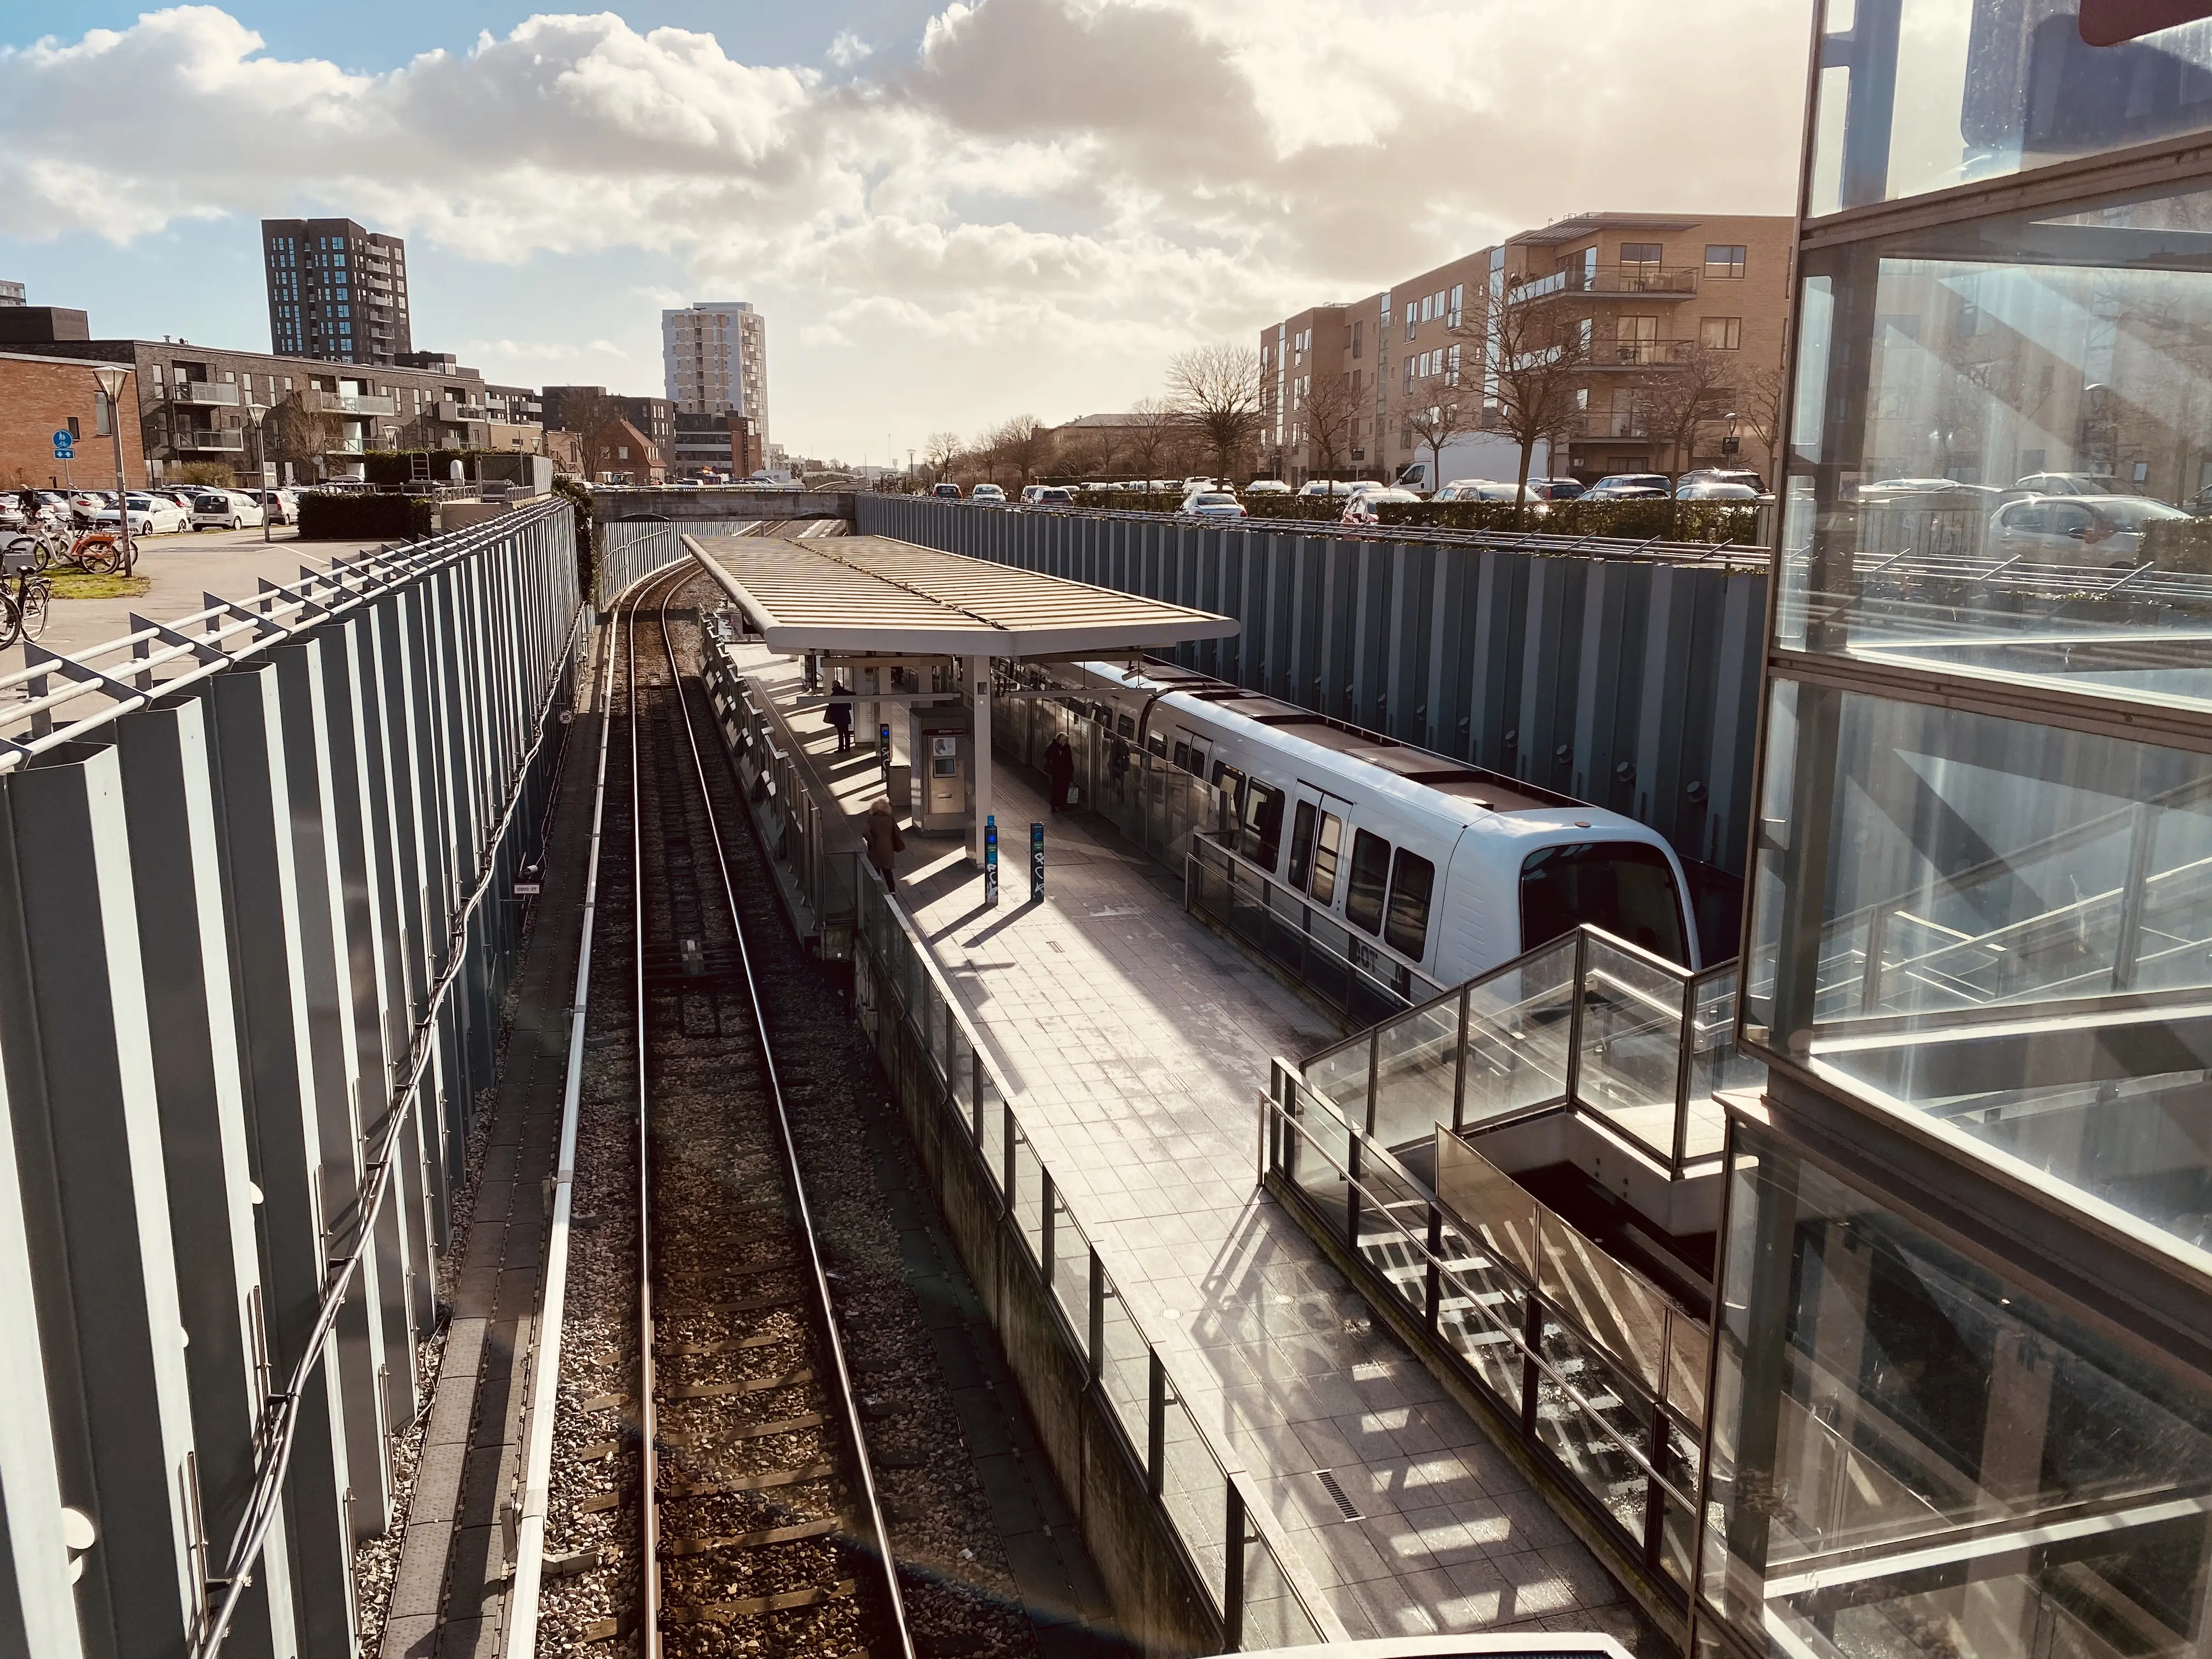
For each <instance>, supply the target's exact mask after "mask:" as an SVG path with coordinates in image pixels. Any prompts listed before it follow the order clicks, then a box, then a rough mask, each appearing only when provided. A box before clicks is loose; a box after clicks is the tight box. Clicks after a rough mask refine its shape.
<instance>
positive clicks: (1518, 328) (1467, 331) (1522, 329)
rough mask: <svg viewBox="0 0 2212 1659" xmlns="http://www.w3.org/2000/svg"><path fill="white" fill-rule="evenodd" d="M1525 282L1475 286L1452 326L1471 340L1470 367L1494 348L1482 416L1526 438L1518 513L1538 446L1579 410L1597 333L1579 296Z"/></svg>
mask: <svg viewBox="0 0 2212 1659" xmlns="http://www.w3.org/2000/svg"><path fill="white" fill-rule="evenodd" d="M1525 286H1527V284H1526V283H1525V281H1524V280H1523V279H1522V278H1519V277H1509V278H1508V279H1507V281H1506V285H1505V289H1504V292H1503V293H1501V294H1498V295H1492V293H1491V292H1490V291H1489V289H1487V287H1483V288H1477V289H1471V290H1470V292H1469V293H1468V303H1467V305H1466V307H1465V309H1464V310H1463V311H1462V313H1461V320H1460V325H1459V326H1458V327H1457V328H1455V329H1454V330H1452V334H1453V337H1455V338H1456V339H1458V340H1459V341H1461V342H1462V343H1463V344H1464V345H1466V346H1467V347H1468V350H1467V351H1466V352H1465V353H1464V354H1463V356H1465V357H1466V359H1467V360H1468V362H1469V363H1470V364H1472V365H1474V366H1475V367H1474V371H1473V372H1475V373H1481V372H1483V371H1482V368H1481V366H1482V365H1483V364H1485V362H1486V361H1487V359H1488V355H1489V354H1491V353H1492V352H1494V353H1495V355H1496V364H1495V367H1494V368H1492V370H1491V371H1490V376H1491V383H1490V384H1486V386H1484V388H1483V390H1484V395H1485V398H1486V400H1487V399H1488V398H1490V397H1491V395H1492V392H1493V391H1494V395H1495V400H1496V401H1495V403H1494V404H1491V405H1489V406H1487V407H1486V409H1485V410H1484V418H1485V423H1486V425H1487V426H1489V427H1490V428H1492V430H1494V431H1498V432H1502V433H1504V435H1506V436H1507V437H1509V438H1511V439H1512V440H1513V441H1515V442H1516V443H1517V444H1519V445H1520V446H1521V476H1520V478H1519V480H1518V482H1519V484H1520V492H1519V495H1517V496H1516V500H1515V504H1514V509H1513V510H1514V517H1515V519H1516V520H1520V519H1521V518H1522V517H1523V516H1525V515H1526V513H1527V512H1528V468H1529V465H1530V463H1531V462H1532V461H1533V460H1534V457H1535V453H1536V446H1537V445H1538V444H1540V443H1543V444H1553V445H1556V444H1557V443H1558V442H1559V441H1560V440H1561V439H1563V438H1565V436H1566V435H1568V433H1569V432H1570V430H1571V428H1572V427H1573V425H1574V422H1575V419H1576V417H1577V414H1578V413H1579V412H1580V409H1579V404H1578V403H1577V398H1576V396H1575V394H1576V393H1577V392H1581V391H1583V390H1585V388H1586V386H1587V379H1588V371H1589V365H1590V344H1591V337H1592V328H1591V324H1590V319H1589V318H1588V317H1587V316H1583V315H1581V314H1579V313H1578V312H1577V308H1576V306H1575V305H1574V304H1573V303H1571V301H1572V300H1573V299H1574V298H1575V297H1576V296H1572V295H1569V294H1568V293H1567V292H1566V290H1565V289H1561V290H1559V291H1558V292H1556V293H1550V294H1539V295H1531V296H1529V297H1528V298H1526V299H1524V298H1522V293H1521V290H1522V288H1523V287H1525Z"/></svg>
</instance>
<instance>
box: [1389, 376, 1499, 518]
mask: <svg viewBox="0 0 2212 1659" xmlns="http://www.w3.org/2000/svg"><path fill="white" fill-rule="evenodd" d="M1406 424H1407V426H1408V427H1410V428H1412V429H1413V441H1414V443H1415V444H1416V445H1418V446H1419V447H1423V448H1425V449H1426V450H1427V451H1428V452H1429V489H1430V490H1431V493H1433V492H1435V491H1436V490H1437V489H1442V488H1443V482H1444V446H1445V445H1446V444H1448V443H1449V442H1450V441H1452V440H1453V439H1455V438H1456V437H1460V436H1462V435H1464V434H1466V433H1469V432H1475V431H1480V429H1481V427H1482V409H1481V405H1480V404H1475V405H1474V406H1472V407H1470V406H1469V405H1468V404H1465V403H1462V401H1461V394H1460V393H1459V392H1458V391H1457V390H1456V389H1453V390H1448V391H1446V392H1444V394H1443V397H1442V398H1441V399H1440V400H1438V401H1437V402H1436V403H1433V404H1428V405H1426V406H1425V407H1424V408H1421V409H1416V410H1409V411H1408V412H1407V416H1406ZM1521 482H1522V483H1523V484H1525V483H1528V471H1527V468H1526V466H1525V465H1523V468H1522V477H1521Z"/></svg>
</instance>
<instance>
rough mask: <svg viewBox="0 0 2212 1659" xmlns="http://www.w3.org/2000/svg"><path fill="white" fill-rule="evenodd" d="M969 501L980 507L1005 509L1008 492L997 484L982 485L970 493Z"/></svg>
mask: <svg viewBox="0 0 2212 1659" xmlns="http://www.w3.org/2000/svg"><path fill="white" fill-rule="evenodd" d="M968 499H969V501H973V502H975V504H976V506H978V507H1004V506H1005V505H1006V491H1005V490H1003V489H1000V488H999V486H998V485H996V484H994V483H981V484H977V485H976V486H975V488H974V489H971V490H969V492H968Z"/></svg>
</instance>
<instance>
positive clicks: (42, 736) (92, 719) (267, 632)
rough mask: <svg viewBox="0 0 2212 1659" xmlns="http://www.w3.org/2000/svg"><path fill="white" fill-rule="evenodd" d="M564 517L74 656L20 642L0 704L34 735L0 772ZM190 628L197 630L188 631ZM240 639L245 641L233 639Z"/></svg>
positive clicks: (392, 556)
mask: <svg viewBox="0 0 2212 1659" xmlns="http://www.w3.org/2000/svg"><path fill="white" fill-rule="evenodd" d="M567 511H568V505H567V503H565V502H560V503H554V504H549V505H548V506H546V507H540V508H538V509H535V510H533V511H530V512H526V513H508V514H506V515H504V516H502V517H501V518H497V519H491V520H486V521H485V522H484V523H483V524H481V525H474V526H469V527H468V528H466V529H464V530H460V531H457V532H453V534H452V535H448V536H441V537H439V538H437V539H436V540H435V541H430V542H420V543H411V544H407V545H406V546H404V547H402V548H399V549H392V548H389V547H386V548H380V549H379V550H377V551H376V552H374V553H367V554H363V555H362V556H359V557H358V558H356V559H355V560H353V561H351V562H348V561H347V560H345V559H343V558H336V559H333V560H332V561H331V566H330V568H328V569H327V570H321V571H316V570H309V569H307V568H304V567H303V568H301V572H300V580H299V581H298V582H297V583H296V584H293V585H290V586H286V585H283V584H280V583H276V582H272V581H270V580H266V579H265V578H264V579H263V580H262V582H261V591H260V593H259V595H258V597H257V598H256V599H255V600H254V601H253V604H252V606H248V605H241V604H240V603H238V602H236V601H235V600H231V599H216V597H215V596H214V595H213V594H209V595H207V596H206V597H207V599H208V607H207V609H205V610H204V611H195V612H193V613H192V614H191V615H190V616H188V617H178V618H176V619H175V620H174V621H173V622H167V623H156V622H149V621H147V620H146V618H144V617H138V616H133V617H131V622H132V623H134V624H135V626H134V628H133V629H132V631H131V632H130V633H128V634H125V635H120V636H118V638H115V639H112V640H107V641H103V642H101V643H100V644H98V645H94V646H91V647H87V648H86V649H85V650H83V651H82V652H80V653H76V655H74V656H68V655H64V654H62V653H58V652H53V651H48V650H46V649H45V648H44V647H38V646H29V645H27V646H26V647H24V653H23V655H24V661H25V665H24V666H23V667H21V668H18V669H12V670H10V671H8V672H6V673H0V707H6V708H8V709H9V713H10V714H11V715H14V716H16V717H18V718H22V717H27V718H28V720H29V721H30V723H31V735H30V738H29V740H28V741H25V740H23V739H22V738H15V737H9V736H5V735H0V772H8V771H12V770H15V769H17V768H20V767H21V766H24V765H27V763H29V762H31V761H32V760H33V759H34V758H36V757H38V756H40V755H42V754H45V753H46V752H47V751H48V750H53V749H57V748H59V747H60V746H61V745H63V744H68V743H74V742H76V741H78V740H79V739H81V738H84V737H86V736H87V735H88V734H89V733H90V732H93V731H94V730H96V729H97V728H99V727H100V726H105V725H106V724H107V723H108V722H110V721H112V720H115V719H117V718H118V717H119V716H121V715H124V714H129V713H131V711H132V710H133V709H138V708H146V707H147V706H149V704H151V703H152V702H155V700H156V699H157V698H161V697H166V696H168V695H169V694H170V693H172V692H173V691H178V690H183V689H185V687H187V686H191V685H195V684H198V683H199V682H200V681H202V680H204V679H206V678H209V677H210V676H211V675H214V674H216V673H218V672H220V671H222V670H223V669H225V668H228V667H229V666H231V665H233V664H234V663H239V662H244V661H246V660H247V659H250V658H252V657H255V656H258V655H259V654H260V653H262V652H264V651H265V650H268V649H269V648H270V647H272V646H276V645H281V644H283V642H284V641H286V640H288V639H290V638H291V637H292V636H293V635H295V634H297V633H299V632H301V630H303V629H307V628H311V627H316V626H319V625H320V624H321V623H325V622H326V621H328V620H329V619H330V618H331V617H334V616H337V615H339V614H340V613H342V612H343V611H350V610H352V609H353V608H354V607H355V606H356V605H361V604H363V603H365V602H367V601H368V600H370V599H378V598H380V597H382V596H383V595H384V594H385V593H386V592H390V591H392V589H393V588H394V587H397V586H399V585H400V584H402V583H404V582H407V581H411V580H414V579H415V578H416V577H417V576H420V575H422V574H425V573H426V572H428V571H430V570H434V569H439V568H443V567H445V566H447V565H451V564H454V563H458V562H460V561H461V560H463V559H465V558H467V557H469V556H471V555H473V554H475V553H477V551H479V550H481V549H483V547H485V546H487V545H489V544H491V543H493V542H496V541H500V540H503V539H505V538H507V537H509V536H512V535H513V534H514V533H515V532H518V531H520V530H523V529H526V528H527V527H528V526H532V525H534V524H536V523H537V522H538V521H539V520H541V519H544V518H547V517H550V516H551V515H553V514H555V513H566V512H567ZM196 624H197V625H198V626H199V631H197V632H193V631H192V630H193V629H194V626H195V625H196ZM239 635H246V637H245V638H244V639H240V638H239V637H238V636H239ZM187 658H189V659H191V664H192V665H191V667H190V668H189V669H187V670H186V671H185V672H184V673H182V674H179V675H178V676H176V677H175V678H173V679H166V680H156V679H155V670H156V669H158V668H161V667H162V666H164V665H169V664H173V663H179V662H182V661H184V660H185V659H187ZM105 659H112V661H108V662H107V665H106V667H101V666H99V665H98V664H100V662H102V661H103V660H105ZM57 676H58V677H59V678H61V679H62V680H63V681H64V684H63V686H62V688H61V689H60V690H49V689H48V688H47V682H48V680H49V679H50V678H54V677H57ZM125 676H128V678H125ZM19 690H20V692H21V695H22V696H23V699H24V700H23V701H22V702H15V699H14V698H12V697H10V696H9V693H10V692H16V691H19ZM95 694H97V695H100V696H106V698H108V699H109V701H108V702H107V704H106V707H104V708H99V709H97V710H95V711H94V712H93V713H92V714H88V715H85V716H83V717H82V718H79V719H76V720H70V721H69V722H68V723H66V724H64V725H57V724H55V721H54V716H55V714H57V712H58V711H59V710H60V709H62V708H66V707H67V706H68V705H70V703H73V702H76V701H77V700H78V699H80V698H82V697H87V696H94V695H95Z"/></svg>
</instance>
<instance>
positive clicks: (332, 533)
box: [300, 491, 431, 542]
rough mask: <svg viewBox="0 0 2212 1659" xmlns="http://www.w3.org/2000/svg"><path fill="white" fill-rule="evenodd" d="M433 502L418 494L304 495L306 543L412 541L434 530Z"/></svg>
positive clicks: (302, 527)
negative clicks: (431, 515)
mask: <svg viewBox="0 0 2212 1659" xmlns="http://www.w3.org/2000/svg"><path fill="white" fill-rule="evenodd" d="M430 510H431V509H430V502H429V501H428V499H427V498H424V497H419V496H414V495H360V494H355V493H353V492H350V491H349V492H347V493H345V494H343V495H339V494H330V495H302V496H301V497H300V539H301V541H303V542H354V541H361V542H365V541H378V540H382V541H388V542H405V541H412V540H414V539H415V538H416V537H418V536H427V535H428V534H429V533H430Z"/></svg>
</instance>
